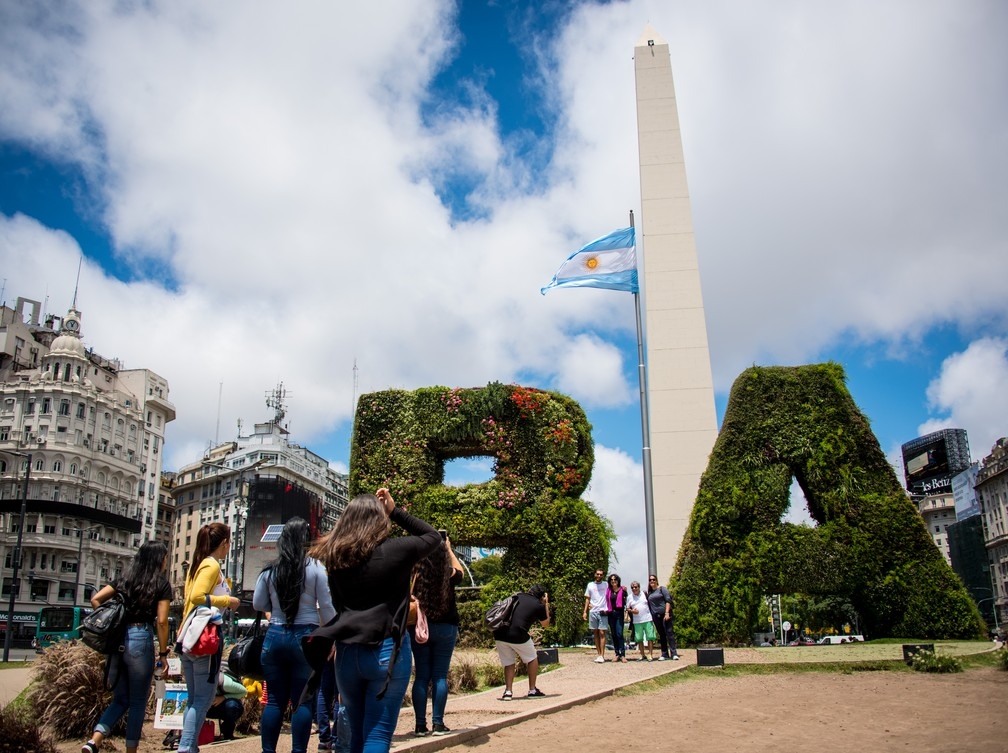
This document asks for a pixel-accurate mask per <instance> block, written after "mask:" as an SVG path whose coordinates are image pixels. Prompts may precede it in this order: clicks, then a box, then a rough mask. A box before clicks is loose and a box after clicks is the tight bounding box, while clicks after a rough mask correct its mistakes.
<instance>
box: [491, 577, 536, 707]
mask: <svg viewBox="0 0 1008 753" xmlns="http://www.w3.org/2000/svg"><path fill="white" fill-rule="evenodd" d="M515 598H516V599H517V600H518V603H517V604H516V605H515V606H514V609H513V611H512V612H511V624H510V625H505V626H504V627H502V628H498V629H497V630H495V631H494V633H493V637H494V644H495V645H496V647H497V656H499V657H500V660H501V664H502V665H503V666H504V695H502V696H501V700H502V701H510V700H511V699H512V698H514V693H513V691H512V685H513V684H514V678H515V671H516V669H517V668H516V667H515V663H516V662H517V660H518V659H521V660H522V661H523V662H524V663H525V668H526V669H527V670H528V686H529V690H528V697H529V698H542V697H543V696H545V695H546V694H545V693H543V692H542V691H541V690H539V688H538V687H537V686H536V678H537V677H538V675H539V653H538V652H537V651H536V647H535V644H533V643H532V638H531V637H530V636H529V628H531V627H532V624H533V623H534V622H536V621H537V620H538V621H539V624H540V625H542V626H543V627H549V625H550V617H549V594H547V593H546V589H545V588H543V587H542V586H541V585H539V584H538V583H536V584H535V585H534V586H532V587H531V588H530V589H529V590H528V593H517V594H515Z"/></svg>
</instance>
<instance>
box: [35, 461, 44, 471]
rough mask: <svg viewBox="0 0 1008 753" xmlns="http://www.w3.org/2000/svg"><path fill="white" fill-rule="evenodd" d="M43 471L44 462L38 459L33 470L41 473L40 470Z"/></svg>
mask: <svg viewBox="0 0 1008 753" xmlns="http://www.w3.org/2000/svg"><path fill="white" fill-rule="evenodd" d="M44 469H45V460H43V459H42V458H39V459H38V460H36V461H35V470H36V471H41V470H44Z"/></svg>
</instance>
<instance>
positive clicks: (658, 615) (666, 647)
mask: <svg viewBox="0 0 1008 753" xmlns="http://www.w3.org/2000/svg"><path fill="white" fill-rule="evenodd" d="M647 600H648V607H649V608H650V609H651V619H652V620H653V621H654V626H655V631H656V632H657V633H658V640H659V641H661V656H660V657H658V661H666V660H667V659H669V658H671V659H673V660H674V661H679V652H678V651H677V650H676V639H675V618H674V617H673V614H672V594H670V593H669V590H668V589H667V588H665V586H660V585H658V576H657V575H655V574H653V573H652V574H651V575H649V576H648V590H647Z"/></svg>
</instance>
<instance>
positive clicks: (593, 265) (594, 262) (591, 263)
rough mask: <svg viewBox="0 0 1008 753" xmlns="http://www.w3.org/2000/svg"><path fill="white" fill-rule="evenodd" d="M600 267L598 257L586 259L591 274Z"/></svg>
mask: <svg viewBox="0 0 1008 753" xmlns="http://www.w3.org/2000/svg"><path fill="white" fill-rule="evenodd" d="M598 265H599V259H598V257H597V256H589V257H588V258H587V259H585V266H586V267H587V268H588V271H589V272H594V271H595V270H596V269H597V268H598Z"/></svg>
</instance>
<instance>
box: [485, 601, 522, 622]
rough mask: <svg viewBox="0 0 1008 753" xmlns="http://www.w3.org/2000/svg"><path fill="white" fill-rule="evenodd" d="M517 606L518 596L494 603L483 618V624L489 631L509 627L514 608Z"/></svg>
mask: <svg viewBox="0 0 1008 753" xmlns="http://www.w3.org/2000/svg"><path fill="white" fill-rule="evenodd" d="M516 606H518V595H517V594H513V595H511V596H508V597H507V598H506V599H501V600H500V601H495V602H494V603H493V606H491V607H490V608H489V609H488V610H487V611H486V614H485V615H484V616H483V624H484V625H486V626H487V627H488V628H489V629H490V630H500V629H501V628H504V627H509V626H510V625H511V618H512V617H514V611H515V607H516Z"/></svg>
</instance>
